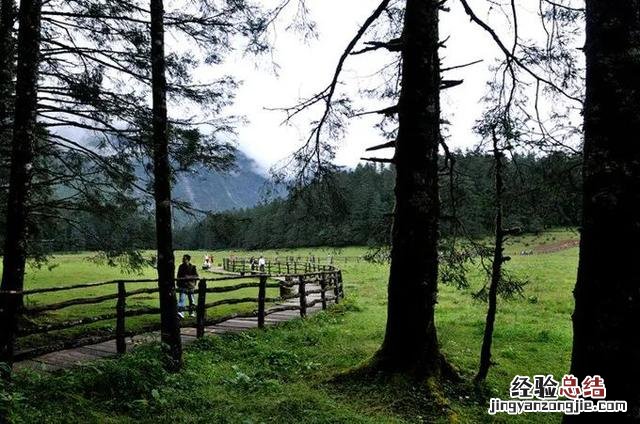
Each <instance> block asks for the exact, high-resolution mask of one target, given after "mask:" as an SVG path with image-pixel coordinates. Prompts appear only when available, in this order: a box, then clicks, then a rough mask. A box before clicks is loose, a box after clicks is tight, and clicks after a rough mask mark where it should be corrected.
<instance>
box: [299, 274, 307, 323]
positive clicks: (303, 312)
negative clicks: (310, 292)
mask: <svg viewBox="0 0 640 424" xmlns="http://www.w3.org/2000/svg"><path fill="white" fill-rule="evenodd" d="M298 278H300V284H299V286H298V287H299V289H298V291H299V292H300V316H301V317H302V318H304V317H306V316H307V289H306V287H305V286H306V284H305V282H304V276H303V275H301V276H300V277H298Z"/></svg>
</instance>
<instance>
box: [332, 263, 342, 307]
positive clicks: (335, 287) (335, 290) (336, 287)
mask: <svg viewBox="0 0 640 424" xmlns="http://www.w3.org/2000/svg"><path fill="white" fill-rule="evenodd" d="M339 276H340V271H338V273H336V274H333V296H334V297H335V300H334V302H335V304H336V305H337V304H338V303H340V277H339Z"/></svg>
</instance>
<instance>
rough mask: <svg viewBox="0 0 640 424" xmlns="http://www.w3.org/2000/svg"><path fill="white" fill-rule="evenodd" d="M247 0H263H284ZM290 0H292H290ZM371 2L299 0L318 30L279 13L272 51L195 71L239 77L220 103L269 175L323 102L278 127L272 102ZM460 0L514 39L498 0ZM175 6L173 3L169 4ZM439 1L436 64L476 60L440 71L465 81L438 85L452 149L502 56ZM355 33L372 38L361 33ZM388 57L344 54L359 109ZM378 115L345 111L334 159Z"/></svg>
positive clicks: (333, 52) (467, 141) (290, 92)
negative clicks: (307, 32) (303, 30)
mask: <svg viewBox="0 0 640 424" xmlns="http://www.w3.org/2000/svg"><path fill="white" fill-rule="evenodd" d="M255 1H256V2H258V3H262V4H263V5H264V6H265V7H267V8H268V7H270V6H271V7H272V6H274V5H275V4H279V3H280V2H281V1H282V0H255ZM296 1H297V0H291V4H295V3H296ZM379 1H380V0H306V4H307V5H308V7H309V9H310V18H311V19H312V20H313V21H314V22H315V24H316V32H317V37H316V38H312V39H306V40H305V39H304V37H302V36H301V35H300V34H299V33H295V32H293V31H287V27H288V26H289V24H290V23H291V20H290V19H289V18H290V17H291V16H288V15H287V14H284V15H283V18H282V19H281V20H279V21H277V22H276V23H275V25H274V26H273V31H272V33H271V36H270V39H271V42H272V46H273V52H272V54H271V55H268V56H262V57H258V58H256V57H255V56H252V55H247V54H244V53H243V50H242V49H241V48H238V49H236V51H235V52H234V53H231V54H230V55H228V56H227V57H226V60H225V61H224V63H222V64H216V65H206V66H204V67H202V68H201V69H198V71H197V74H198V75H197V78H198V81H196V82H205V81H210V80H214V79H216V78H218V77H220V76H222V75H231V76H233V78H234V79H235V80H236V81H239V82H240V83H241V84H240V86H239V88H238V89H237V91H236V96H235V102H234V104H233V105H232V106H230V107H228V108H226V110H225V112H224V113H226V114H229V115H236V116H242V117H244V119H245V120H244V121H243V122H242V123H240V124H239V125H238V127H237V138H236V140H235V141H236V143H237V147H238V148H239V149H240V150H241V151H243V152H244V153H245V154H246V155H248V156H249V157H250V158H251V159H253V160H254V161H255V163H256V164H257V165H256V166H257V171H259V172H261V173H263V174H267V173H268V172H269V169H270V168H271V167H272V166H274V165H276V164H278V162H280V161H283V160H285V159H287V158H288V157H290V155H291V154H292V152H294V151H295V150H296V149H297V148H299V147H300V146H301V145H302V144H303V143H304V141H305V140H306V139H307V137H308V135H309V131H310V129H311V124H310V123H311V122H312V121H313V120H317V119H319V117H320V116H321V113H322V110H321V108H315V109H311V110H309V111H307V112H306V113H304V114H302V115H300V116H299V117H297V118H296V119H294V120H293V121H292V122H290V123H289V124H287V125H285V124H283V121H284V119H285V117H286V115H285V114H284V112H282V111H277V110H276V111H274V110H272V109H274V108H276V109H277V108H282V107H287V106H293V105H295V104H297V103H298V102H299V101H300V100H302V99H305V98H308V97H310V96H312V95H313V94H315V93H317V92H319V91H321V90H322V89H323V88H324V87H326V86H327V85H328V84H329V82H330V80H331V78H332V76H333V73H334V70H335V67H336V64H337V61H338V59H339V57H340V55H341V54H342V53H343V51H344V49H345V47H346V45H347V44H348V43H349V41H350V40H351V39H352V38H353V36H354V35H355V33H356V31H357V30H358V29H359V28H360V27H361V25H362V23H363V22H364V21H365V19H366V18H367V17H368V16H369V15H370V14H371V13H372V11H373V10H374V9H375V8H376V7H377V5H378V4H379ZM468 1H469V3H470V4H471V6H472V8H473V9H474V10H475V12H476V14H477V15H478V16H479V17H480V18H482V19H483V20H485V21H486V22H488V23H489V24H490V25H491V27H492V28H494V29H495V30H496V32H497V33H498V35H499V36H500V38H501V39H502V40H504V42H505V44H510V43H511V42H512V38H513V35H512V25H511V23H510V21H509V20H508V19H507V18H506V15H505V14H504V13H503V12H502V11H501V10H500V9H499V8H497V7H493V8H492V7H491V6H490V5H491V4H492V3H496V2H495V0H492V1H488V0H468ZM576 1H577V0H576ZM516 4H517V5H518V22H519V25H518V27H519V34H520V38H521V39H523V40H528V39H536V37H540V34H542V33H543V31H542V29H541V27H540V21H539V17H538V16H537V13H538V1H537V0H516ZM179 5H180V3H174V6H179ZM447 6H448V7H449V8H450V12H448V13H440V20H441V22H440V39H441V40H444V39H447V42H446V48H442V49H440V52H439V53H440V58H441V61H442V64H443V67H451V66H456V65H461V64H464V63H469V62H473V61H477V60H482V62H481V63H479V64H476V65H473V66H471V67H466V68H462V69H457V70H454V71H451V72H447V73H446V75H445V77H446V78H447V79H463V80H464V83H463V84H462V85H460V86H457V87H454V88H451V89H448V90H445V91H443V92H442V99H441V105H442V115H443V118H444V119H446V120H447V121H448V122H450V125H447V126H444V128H443V133H444V134H445V137H446V139H447V143H448V145H449V147H450V148H451V149H457V148H460V149H465V148H471V147H474V146H475V145H477V144H478V142H479V141H480V140H479V138H478V136H477V135H476V134H474V132H473V127H474V124H475V122H476V121H477V120H478V119H479V118H480V117H481V115H482V112H483V109H484V105H483V103H482V98H483V95H484V94H485V93H486V91H487V81H489V80H490V79H491V77H492V72H491V70H490V67H491V66H492V65H494V64H495V63H496V60H497V58H501V57H502V53H501V52H500V50H499V49H498V48H497V46H496V44H495V43H494V41H493V40H492V39H491V37H490V36H489V34H487V33H486V32H485V31H484V30H483V29H481V28H479V27H478V26H477V25H476V24H475V23H472V22H470V20H469V18H468V17H467V15H466V14H465V13H464V10H463V8H462V6H461V4H460V2H459V0H449V1H448V2H447ZM291 13H293V11H292V12H291ZM363 41H372V40H371V39H370V38H368V37H367V36H365V37H364V38H363ZM373 41H386V40H373ZM183 42H184V40H178V39H171V38H169V39H168V40H167V43H168V46H169V50H171V49H173V50H180V49H182V48H184V47H183V44H182V43H183ZM189 47H190V46H189ZM360 47H362V46H360ZM577 47H579V46H576V48H577ZM395 55H397V54H395ZM393 57H394V54H393V53H389V52H386V51H384V50H378V51H375V52H371V53H367V54H363V55H358V56H351V57H349V59H348V60H347V63H346V65H345V67H344V69H343V72H342V77H341V79H340V85H339V92H340V93H344V94H346V95H348V96H349V97H350V98H352V99H353V100H354V101H355V106H356V107H358V108H360V109H362V110H365V111H366V110H369V111H372V110H378V109H382V108H385V107H388V106H391V105H390V104H387V103H384V101H382V102H381V101H380V100H377V99H375V98H371V97H363V96H362V95H361V91H360V90H362V89H364V88H370V87H372V86H375V83H376V81H377V80H376V78H375V77H372V75H376V72H377V71H378V70H379V69H380V67H382V66H384V65H385V64H387V63H388V62H389V61H390V59H392V58H393ZM396 57H397V56H396ZM178 107H180V106H178ZM542 108H544V105H543V106H542ZM379 120H380V117H379V116H377V115H368V116H364V117H360V118H354V119H351V120H350V121H349V125H348V128H347V131H346V133H345V137H344V139H342V140H340V141H339V143H338V144H337V145H338V146H339V148H338V150H337V155H336V160H335V162H336V163H337V164H339V165H343V166H346V167H354V166H355V165H357V164H358V162H359V161H360V158H361V157H363V156H372V155H371V154H369V153H366V152H365V149H366V148H367V147H370V146H374V145H378V144H381V143H383V142H384V141H385V140H383V138H382V136H381V134H380V133H379V131H378V130H377V129H376V128H375V124H376V123H377V122H379ZM71 131H75V132H77V131H78V130H75V129H74V130H71ZM392 154H393V151H392V149H387V150H386V151H379V152H376V155H375V156H378V157H389V156H391V155H392Z"/></svg>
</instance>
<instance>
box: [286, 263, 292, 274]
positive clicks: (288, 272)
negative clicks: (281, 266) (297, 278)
mask: <svg viewBox="0 0 640 424" xmlns="http://www.w3.org/2000/svg"><path fill="white" fill-rule="evenodd" d="M289 274H291V272H290V271H289V261H287V275H289Z"/></svg>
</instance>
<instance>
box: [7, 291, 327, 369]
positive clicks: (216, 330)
mask: <svg viewBox="0 0 640 424" xmlns="http://www.w3.org/2000/svg"><path fill="white" fill-rule="evenodd" d="M307 288H308V290H310V291H311V290H317V289H319V288H320V286H317V285H313V284H309V285H308V286H307ZM317 299H320V294H310V295H308V296H307V303H311V302H313V301H315V300H317ZM299 302H300V301H299V300H298V299H297V298H294V299H289V300H287V301H285V302H281V303H278V304H277V305H276V306H283V305H299ZM327 303H333V301H329V300H327ZM321 310H322V305H321V303H320V302H318V303H317V304H315V305H314V306H311V307H307V315H313V314H315V313H318V312H320V311H321ZM298 318H300V311H299V310H288V311H280V312H273V313H271V314H268V315H266V316H265V322H264V324H265V327H266V326H274V325H278V324H280V323H283V322H287V321H291V320H293V319H298ZM252 328H258V318H257V317H251V318H233V319H229V320H227V321H223V322H221V323H218V324H216V325H212V326H209V327H205V335H211V334H225V333H238V332H242V331H246V330H250V329H252ZM180 333H181V335H182V343H183V345H188V344H190V343H193V342H194V341H195V340H196V329H195V328H193V327H185V328H182V329H181V330H180ZM157 340H160V333H159V332H157V331H156V332H152V333H145V334H141V335H137V336H133V337H127V339H126V343H127V351H130V350H131V349H134V348H135V347H136V346H139V345H140V344H143V343H149V342H152V341H157ZM115 356H117V353H116V340H115V338H114V339H113V340H108V341H106V342H102V343H97V344H93V345H87V346H82V347H78V348H74V349H66V350H60V351H57V352H51V353H47V354H45V355H41V356H37V357H35V358H32V359H28V360H24V361H20V362H16V363H15V364H14V366H13V367H14V370H16V371H19V370H21V369H35V370H43V371H56V370H60V369H65V368H70V367H73V366H76V365H82V364H86V363H88V362H91V361H95V360H98V359H102V358H111V357H115Z"/></svg>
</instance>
